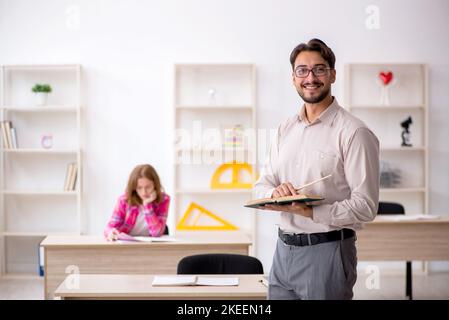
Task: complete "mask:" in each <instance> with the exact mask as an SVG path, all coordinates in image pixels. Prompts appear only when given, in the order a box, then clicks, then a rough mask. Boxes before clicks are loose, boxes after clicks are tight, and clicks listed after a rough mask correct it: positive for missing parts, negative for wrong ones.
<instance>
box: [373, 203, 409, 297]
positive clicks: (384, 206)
mask: <svg viewBox="0 0 449 320" xmlns="http://www.w3.org/2000/svg"><path fill="white" fill-rule="evenodd" d="M377 214H405V210H404V206H402V205H401V204H399V203H395V202H379V209H378V210H377ZM405 296H406V297H408V298H409V299H410V300H412V299H413V295H412V262H411V261H407V262H406V267H405Z"/></svg>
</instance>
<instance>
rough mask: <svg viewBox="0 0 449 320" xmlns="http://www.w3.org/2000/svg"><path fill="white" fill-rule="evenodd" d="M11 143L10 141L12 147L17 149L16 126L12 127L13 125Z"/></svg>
mask: <svg viewBox="0 0 449 320" xmlns="http://www.w3.org/2000/svg"><path fill="white" fill-rule="evenodd" d="M11 143H12V148H13V149H17V148H18V147H19V146H18V144H17V133H16V128H13V127H11Z"/></svg>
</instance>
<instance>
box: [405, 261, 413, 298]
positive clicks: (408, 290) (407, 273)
mask: <svg viewBox="0 0 449 320" xmlns="http://www.w3.org/2000/svg"><path fill="white" fill-rule="evenodd" d="M405 278H406V280H405V281H406V283H405V295H406V296H407V297H408V298H409V300H413V293H412V289H413V287H412V278H413V276H412V262H411V261H407V263H406V271H405Z"/></svg>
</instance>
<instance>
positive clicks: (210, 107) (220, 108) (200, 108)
mask: <svg viewBox="0 0 449 320" xmlns="http://www.w3.org/2000/svg"><path fill="white" fill-rule="evenodd" d="M176 109H179V110H195V111H203V110H207V111H212V110H213V111H226V110H232V111H236V110H246V111H251V110H253V107H252V106H250V105H248V106H218V105H217V106H213V105H202V106H182V105H181V106H179V105H178V106H176Z"/></svg>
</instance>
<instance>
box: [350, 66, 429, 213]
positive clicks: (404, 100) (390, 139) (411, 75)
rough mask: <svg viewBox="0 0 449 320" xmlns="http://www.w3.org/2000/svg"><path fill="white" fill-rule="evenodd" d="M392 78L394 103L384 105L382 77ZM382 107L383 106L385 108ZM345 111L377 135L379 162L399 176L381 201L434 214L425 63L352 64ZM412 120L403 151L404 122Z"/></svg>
mask: <svg viewBox="0 0 449 320" xmlns="http://www.w3.org/2000/svg"><path fill="white" fill-rule="evenodd" d="M388 71H391V72H392V73H393V80H392V81H393V82H392V86H391V87H389V88H388V89H387V90H388V93H387V94H388V95H389V104H388V105H386V104H385V102H386V101H385V100H383V101H381V90H385V89H382V83H381V82H380V80H378V79H379V73H380V72H388ZM382 102H383V103H382ZM345 106H346V107H347V108H348V109H349V111H350V112H352V113H353V114H354V115H356V116H357V117H358V118H360V119H361V120H363V121H364V122H365V123H366V124H367V125H368V127H369V128H370V129H371V130H373V132H374V133H375V134H376V136H377V137H378V138H379V141H380V158H381V161H384V162H386V163H388V164H390V165H391V166H392V168H394V170H398V172H399V173H400V182H399V183H398V184H397V185H395V186H393V187H389V188H387V187H385V186H381V189H380V201H392V202H399V203H401V204H402V205H404V207H405V211H406V214H428V213H429V191H428V190H429V182H428V180H429V178H428V177H429V172H428V163H429V161H428V158H429V155H428V154H429V150H428V77H427V66H426V65H424V64H400V63H397V64H349V65H346V68H345ZM408 116H411V117H412V121H413V123H412V124H411V126H410V133H411V136H410V142H411V144H412V147H407V146H406V147H402V146H401V143H402V138H401V132H402V130H403V128H401V122H402V121H404V120H405V119H406V118H407V117H408Z"/></svg>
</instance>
